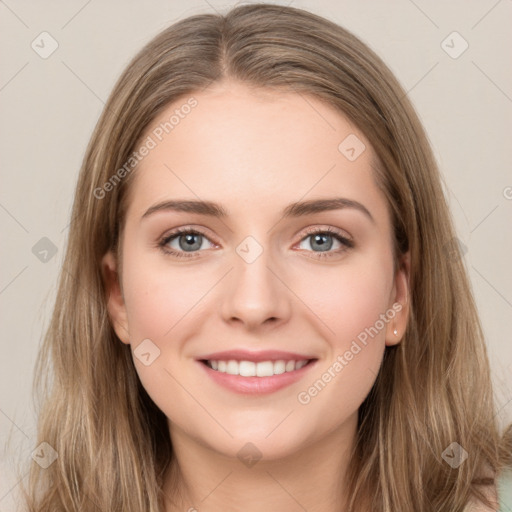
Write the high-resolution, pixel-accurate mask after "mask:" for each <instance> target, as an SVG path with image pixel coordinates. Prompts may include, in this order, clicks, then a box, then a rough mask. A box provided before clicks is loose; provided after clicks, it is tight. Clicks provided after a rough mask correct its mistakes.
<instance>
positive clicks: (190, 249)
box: [158, 228, 215, 258]
mask: <svg viewBox="0 0 512 512" xmlns="http://www.w3.org/2000/svg"><path fill="white" fill-rule="evenodd" d="M206 240H209V239H208V237H207V236H206V235H205V234H204V233H202V232H201V231H198V230H197V229H191V228H179V229H176V230H174V231H173V232H172V233H170V234H169V235H167V236H166V237H165V238H163V239H162V240H161V241H160V242H159V244H158V245H159V247H160V248H161V249H162V251H163V252H164V253H165V254H170V255H172V256H177V257H178V258H182V257H184V258H193V257H194V256H193V254H187V253H195V252H198V251H199V250H200V249H205V247H204V244H203V242H205V241H206ZM171 244H174V246H173V245H171ZM212 244H213V242H212ZM213 245H215V244H213Z"/></svg>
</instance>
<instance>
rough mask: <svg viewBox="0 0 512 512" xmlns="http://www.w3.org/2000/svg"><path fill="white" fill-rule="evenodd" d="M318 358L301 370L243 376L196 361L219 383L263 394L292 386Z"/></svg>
mask: <svg viewBox="0 0 512 512" xmlns="http://www.w3.org/2000/svg"><path fill="white" fill-rule="evenodd" d="M317 361H318V360H317V359H316V360H313V361H311V362H310V363H308V364H307V365H305V366H303V367H302V368H300V369H299V370H294V371H293V372H285V373H280V374H279V375H272V376H271V377H241V376H240V375H230V374H229V373H223V372H218V371H217V370H213V369H212V368H210V367H209V366H207V365H206V364H205V363H202V362H201V361H196V362H197V363H198V364H199V365H200V366H201V367H202V368H203V371H205V372H206V373H207V374H208V375H209V376H210V377H211V378H212V379H213V380H214V381H215V382H217V384H220V385H221V386H223V387H225V388H227V389H229V390H230V391H234V392H235V393H241V394H245V395H256V394H258V395H261V394H266V393H273V392H274V391H278V390H279V389H282V388H284V387H286V386H290V385H291V384H293V383H294V382H297V381H298V380H300V379H301V378H302V377H303V376H304V375H305V374H306V373H307V372H309V370H310V369H311V368H312V367H313V366H315V364H316V362H317Z"/></svg>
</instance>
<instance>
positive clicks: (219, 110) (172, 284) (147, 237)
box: [102, 82, 408, 459]
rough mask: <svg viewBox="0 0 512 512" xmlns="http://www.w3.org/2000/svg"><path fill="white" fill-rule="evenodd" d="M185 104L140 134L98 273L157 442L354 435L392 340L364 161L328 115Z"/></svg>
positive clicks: (366, 154) (289, 103) (394, 284)
mask: <svg viewBox="0 0 512 512" xmlns="http://www.w3.org/2000/svg"><path fill="white" fill-rule="evenodd" d="M193 97H194V98H195V100H196V102H197V104H195V106H194V107H193V108H190V109H188V108H183V109H182V110H181V111H180V112H181V113H182V115H181V116H178V117H179V122H177V123H175V124H174V127H173V129H172V131H170V130H169V133H165V130H164V131H163V130H162V123H165V122H166V121H168V120H169V118H170V117H171V115H173V114H174V113H175V110H176V109H178V110H180V108H181V107H182V105H184V104H185V103H186V102H187V99H188V98H185V99H183V100H180V101H177V102H176V103H175V104H173V105H171V106H169V107H168V108H167V109H166V111H165V112H164V113H163V114H162V115H161V116H160V117H159V118H158V119H156V120H155V122H154V123H153V124H152V126H150V127H149V129H148V130H147V132H146V134H145V136H144V139H146V140H148V139H147V137H148V136H149V137H151V139H152V140H153V141H154V142H155V147H152V148H151V149H150V151H149V152H148V154H147V155H146V156H145V157H144V158H143V160H142V161H141V162H140V164H139V165H138V167H137V170H136V173H137V175H136V176H134V178H136V179H135V180H134V182H133V183H132V185H133V189H132V190H131V195H130V203H129V207H128V210H127V217H126V224H125V228H124V233H123V239H122V254H123V267H122V278H120V276H119V274H118V273H117V271H118V266H117V262H116V260H115V258H114V255H113V254H112V253H107V254H106V255H105V257H104V259H103V263H102V265H103V271H104V276H105V279H106V280H108V283H109V287H110V295H109V302H108V308H109V313H110V316H111V319H112V321H113V325H114V328H115V330H116V332H117V335H118V337H119V339H120V341H121V342H123V343H127V344H130V346H131V349H132V353H133V361H134V364H135V368H136V371H137V372H138V375H139V377H140V379H141V382H142V384H143V386H144V387H145V389H146V390H147V392H148V394H149V396H150V397H151V398H152V399H153V401H154V402H155V403H156V405H157V406H158V407H159V408H160V409H161V410H162V411H163V412H164V413H165V415H166V416H167V418H168V420H169V426H170V432H171V436H173V433H177V432H180V433H181V434H182V435H187V436H189V437H190V438H193V439H194V440H195V441H197V442H198V443H201V444H202V445H203V446H206V447H209V448H211V449H213V450H215V451H217V452H218V453H222V454H225V455H229V456H236V454H237V452H238V451H239V450H240V447H241V446H243V445H244V444H245V443H246V442H252V443H253V444H254V445H255V446H256V447H257V448H258V449H259V451H260V452H261V453H262V454H263V456H264V457H266V458H267V459H273V458H278V457H283V456H286V455H288V454H292V453H293V452H295V451H298V450H301V449H303V447H304V446H307V445H310V444H312V443H314V442H317V441H319V440H321V439H323V438H325V437H326V436H327V435H328V434H331V433H333V432H342V431H343V429H344V428H347V425H352V426H353V425H354V422H355V418H356V417H357V411H358V408H359V406H360V405H361V403H362V402H363V401H364V399H365V397H366V396H367V395H368V393H369V391H370V389H371V387H372V385H373V383H374V381H375V378H376V375H377V373H378V371H379V366H380V364H381V361H382V357H383V352H384V350H385V347H386V345H392V344H395V343H398V342H399V340H400V337H401V335H402V334H403V332H404V329H405V325H406V321H407V314H408V308H407V270H408V269H407V259H404V263H405V265H404V266H403V267H401V268H400V269H399V270H398V271H397V272H396V273H394V271H393V253H392V239H393V235H392V228H391V222H390V215H389V209H388V206H387V204H386V200H385V197H384V195H383V194H382V192H381V191H380V190H379V188H378V187H377V185H376V183H375V181H374V175H373V170H372V166H373V165H375V163H374V162H375V161H376V160H375V155H374V154H373V150H372V148H371V146H370V144H369V142H368V141H367V139H366V138H365V136H364V135H363V134H362V133H360V132H359V131H358V130H357V129H356V128H355V127H354V126H353V125H351V123H350V122H349V121H348V120H347V119H346V118H344V117H343V116H342V115H341V114H340V113H338V112H337V111H335V110H333V109H332V108H331V107H329V106H327V105H325V104H323V103H322V102H320V101H318V100H316V99H315V98H313V97H304V96H301V95H298V94H293V93H289V94H288V93H275V92H269V91H267V92H265V91H254V90H250V89H248V88H247V87H246V86H244V85H240V84H237V83H232V82H225V83H223V84H216V85H215V86H211V87H210V88H208V89H207V90H206V91H205V92H203V93H198V94H194V95H193ZM185 111H186V112H188V113H187V114H186V115H185V114H183V112H185ZM162 131H163V133H162ZM347 137H349V139H347V141H345V142H343V141H344V140H345V139H346V138H347ZM356 137H357V138H356ZM160 139H161V140H160ZM340 144H341V145H340ZM362 144H364V147H365V149H363V145H362ZM148 146H153V144H151V143H150V144H149V145H148ZM351 148H352V149H353V150H352V149H351ZM105 200H106V199H105ZM326 200H340V201H338V202H335V201H332V202H331V203H327V202H326ZM170 201H189V202H196V201H207V202H211V203H216V205H218V208H219V209H221V210H222V211H223V213H224V214H225V215H223V216H219V215H212V214H211V213H212V212H211V211H209V210H208V209H207V208H205V207H203V208H202V210H201V209H195V210H194V211H192V210H191V209H190V205H191V203H188V205H189V208H188V210H187V208H182V209H181V210H180V209H179V208H178V209H173V208H170V203H169V202H170ZM322 201H323V202H322ZM299 202H306V203H307V204H306V206H308V205H309V208H307V207H306V206H303V207H302V208H301V207H297V206H296V207H295V208H293V209H290V205H292V204H294V203H299ZM165 203H167V207H164V206H162V205H165ZM315 204H316V206H317V207H316V209H315V208H312V207H311V206H312V205H315ZM155 205H160V207H157V208H153V207H155ZM326 205H327V206H329V208H326ZM287 208H288V209H287ZM182 210H185V211H182ZM210 210H211V208H210ZM177 230H180V233H177ZM119 280H121V285H122V293H121V291H120V287H119ZM394 330H396V331H397V334H395V333H394ZM235 350H237V351H245V353H240V352H239V353H234V354H228V355H222V354H220V355H219V354H218V353H219V352H223V351H235ZM263 351H266V352H267V353H263ZM283 352H286V354H283ZM203 359H210V361H212V360H213V361H214V362H213V363H211V362H210V364H211V365H212V366H213V367H214V368H215V367H217V370H215V369H212V368H210V367H208V366H207V364H205V363H204V361H201V360H203ZM223 360H224V361H229V360H232V361H240V360H243V361H244V362H241V363H239V364H237V363H229V362H227V363H222V362H219V361H223ZM276 360H280V361H284V362H280V363H278V362H275V361H276ZM291 360H298V361H302V360H303V361H310V362H309V363H308V364H306V365H305V366H302V368H300V366H301V365H302V364H303V363H299V364H296V365H295V366H294V365H293V363H290V361H291ZM258 361H260V363H262V364H258ZM269 361H270V363H269ZM224 366H226V368H224ZM294 368H298V369H294ZM226 371H228V373H226ZM254 371H255V372H257V373H258V375H264V374H269V375H267V376H258V375H256V376H250V375H251V372H254ZM236 372H242V373H243V374H244V375H238V376H237V375H233V374H231V373H236ZM246 372H247V373H246ZM274 372H275V375H272V373H274ZM282 372H284V373H282ZM276 426H277V427H276Z"/></svg>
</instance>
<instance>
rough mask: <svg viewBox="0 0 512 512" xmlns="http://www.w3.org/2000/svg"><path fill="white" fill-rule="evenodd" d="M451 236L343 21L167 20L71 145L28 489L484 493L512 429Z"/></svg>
mask: <svg viewBox="0 0 512 512" xmlns="http://www.w3.org/2000/svg"><path fill="white" fill-rule="evenodd" d="M454 240H455V231H454V228H453V226H452V222H451V218H450V215H449V211H448V208H447V205H446V202H445V199H444V196H443V192H442V187H441V183H440V177H439V173H438V170H437V167H436V164H435V161H434V158H433V156H432V153H431V149H430V147H429V145H428V142H427V138H426V136H425V133H424V131H423V128H422V127H421V124H420V122H419V120H418V117H417V115H416V114H415V112H414V110H413V108H412V106H411V104H410V102H409V101H408V99H407V97H406V95H405V92H404V91H403V89H402V88H401V87H400V85H399V84H398V82H397V81H396V79H395V78H394V77H393V75H392V74H391V72H390V71H389V70H388V68H387V67H386V66H385V65H384V63H383V62H382V61H381V60H380V59H379V58H378V57H377V56H376V55H375V54H374V53H373V52H372V51H371V50H370V49H369V48H368V47H367V46H366V45H364V44H363V43H362V42H361V41H360V40H358V39H357V38H356V37H355V36H353V35H352V34H351V33H349V32H348V31H346V30H345V29H343V28H341V27H339V26H337V25H335V24H334V23H331V22H329V21H327V20H325V19H323V18H320V17H318V16H316V15H313V14H311V13H308V12H306V11H303V10H299V9H294V8H290V7H279V6H271V5H265V4H261V5H246V6H241V7H237V8H234V9H233V10H231V11H230V12H229V13H228V14H226V15H225V16H216V15H199V16H193V17H190V18H187V19H185V20H183V21H180V22H178V23H176V24H175V25H173V26H171V27H169V28H168V29H166V30H164V31H163V32H162V33H161V34H159V35H158V36H157V37H156V38H155V39H154V40H153V41H151V42H150V43H149V44H148V45H147V46H146V47H145V48H144V49H143V50H142V51H141V52H140V53H139V54H138V55H137V56H136V57H135V58H134V59H133V61H132V62H131V63H130V65H129V66H128V67H127V69H126V71H125V72H124V73H123V75H122V76H121V78H120V79H119V81H118V83H117V84H116V86H115V87H114V90H113V91H112V93H111V95H110V98H109V100H108V102H107V104H106V106H105V109H104V112H103V114H102V116H101V118H100V120H99V122H98V125H97V127H96V130H95V132H94V134H93V136H92V139H91V141H90V144H89V148H88V151H87V154H86V156H85V159H84V163H83V167H82V169H81V173H80V177H79V182H78V185H77V189H76V196H75V203H74V209H73V216H72V223H71V227H70V238H69V244H68V249H67V253H66V257H65V261H64V264H63V272H62V274H61V281H60V287H59V292H58V297H57V301H56V305H55V311H54V314H53V317H52V323H51V326H50V328H49V330H48V333H47V335H46V338H45V344H44V346H43V350H42V352H41V355H40V360H39V366H38V377H39V380H38V381H37V382H36V385H38V386H39V385H41V384H42V378H43V376H44V375H46V374H47V373H46V372H47V370H48V368H49V365H50V364H51V365H52V371H53V372H54V375H55V378H54V382H53V383H52V385H51V386H47V387H48V390H47V397H46V399H45V401H44V404H43V408H42V411H41V415H40V420H39V440H40V442H46V443H48V445H49V446H51V447H52V449H54V450H55V452H56V454H58V457H57V458H56V459H55V460H54V461H53V462H52V463H51V464H49V465H48V467H46V468H45V469H42V468H41V467H39V466H38V465H37V464H34V465H33V467H32V473H31V480H30V485H29V488H28V490H27V503H28V507H29V510H38V511H46V510H51V511H52V512H55V511H60V510H62V511H64V510H81V511H88V510H91V511H92V510H98V509H99V510H109V511H114V510H119V511H121V510H122V511H125V512H126V511H132V510H133V511H135V510H137V511H143V510H144V511H157V510H158V511H164V510H165V511H177V510H190V511H192V510H208V511H216V510H224V511H226V510H239V509H241V508H243V509H244V510H249V511H251V510H263V509H280V510H282V509H285V510H299V509H301V508H302V509H305V510H310V511H313V510H314V511H318V512H320V511H322V512H324V511H334V510H344V511H408V512H409V511H415V512H422V511H425V512H426V511H434V510H435V511H447V512H448V511H449V512H453V511H455V510H496V508H495V507H496V499H497V496H496V489H497V488H496V483H497V481H498V478H500V477H501V476H502V474H503V472H504V470H505V469H506V467H507V466H510V465H511V464H512V460H511V459H512V456H511V451H512V450H511V447H512V440H511V437H512V436H511V434H512V430H511V428H510V427H509V428H508V430H507V431H506V435H503V437H501V435H500V432H499V429H498V425H497V424H496V422H495V419H494V418H495V413H496V409H495V405H494V404H493V396H492V389H491V380H490V374H489V363H488V359H487V355H486V350H485V344H484V341H483V336H482V331H481V327H480V324H479V320H478V317H477V312H476V308H475V304H474V301H473V298H472V295H471V292H470V287H469V284H468V277H467V275H466V273H465V269H464V266H463V263H462V262H461V258H460V253H459V248H458V245H457V244H454ZM37 489H39V491H37ZM472 506H473V508H470V507H472ZM269 507H270V508H269Z"/></svg>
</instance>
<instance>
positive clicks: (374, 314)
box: [296, 256, 393, 350]
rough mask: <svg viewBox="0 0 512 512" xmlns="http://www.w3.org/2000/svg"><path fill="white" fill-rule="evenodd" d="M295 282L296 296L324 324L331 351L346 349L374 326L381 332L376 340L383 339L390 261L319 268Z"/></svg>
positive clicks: (365, 260)
mask: <svg viewBox="0 0 512 512" xmlns="http://www.w3.org/2000/svg"><path fill="white" fill-rule="evenodd" d="M296 282H297V283H300V289H298V290H297V289H296V291H297V295H298V296H299V297H302V298H303V300H304V302H305V303H306V304H307V305H308V306H309V308H310V309H311V311H312V312H313V313H314V314H315V315H316V316H317V318H318V319H319V320H321V321H322V322H323V323H324V324H325V331H324V332H325V337H326V338H327V339H329V340H330V341H331V343H330V344H331V346H332V348H335V349H337V350H345V349H346V346H347V344H349V345H350V341H351V340H353V339H356V338H357V337H358V336H359V335H360V334H361V333H364V332H366V331H365V330H366V329H369V328H371V327H373V326H375V325H376V327H377V329H378V330H379V333H378V335H375V337H376V338H379V339H383V338H384V336H385V329H384V327H385V325H386V323H385V322H384V323H383V322H382V320H380V319H381V318H382V317H381V315H383V314H385V313H386V311H387V310H388V308H389V307H390V304H389V299H390V293H391V290H392V284H393V280H392V260H391V258H386V257H385V256H380V257H379V256H375V257H365V258H361V259H360V260H358V261H357V262H356V263H354V264H347V265H340V267H339V269H334V268H333V267H331V268H320V267H319V268H318V270H317V271H316V272H314V273H313V272H310V273H309V274H307V273H305V274H303V277H300V278H298V279H297V281H296ZM316 323H317V324H318V320H317V322H316ZM372 332H374V331H372ZM361 337H364V336H361Z"/></svg>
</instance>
